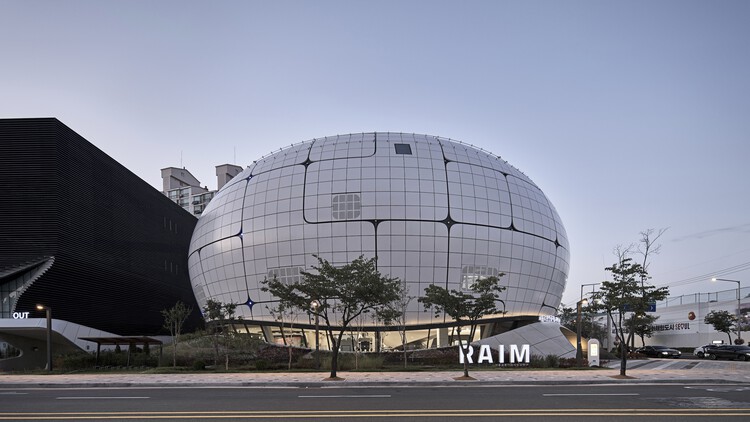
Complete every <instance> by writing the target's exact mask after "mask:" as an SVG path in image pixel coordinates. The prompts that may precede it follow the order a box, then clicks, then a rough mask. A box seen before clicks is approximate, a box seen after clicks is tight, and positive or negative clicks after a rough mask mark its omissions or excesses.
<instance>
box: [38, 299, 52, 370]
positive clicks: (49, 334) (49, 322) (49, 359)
mask: <svg viewBox="0 0 750 422" xmlns="http://www.w3.org/2000/svg"><path fill="white" fill-rule="evenodd" d="M36 308H37V309H38V310H40V311H45V313H46V314H47V371H49V372H52V308H50V307H49V306H44V305H36Z"/></svg>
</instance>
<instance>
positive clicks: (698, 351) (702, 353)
mask: <svg viewBox="0 0 750 422" xmlns="http://www.w3.org/2000/svg"><path fill="white" fill-rule="evenodd" d="M719 346H721V345H720V344H706V345H703V346H698V347H696V348H695V350H693V354H694V355H695V357H697V358H700V359H703V358H704V357H706V356H707V353H706V352H707V351H708V350H709V349H715V348H717V347H719Z"/></svg>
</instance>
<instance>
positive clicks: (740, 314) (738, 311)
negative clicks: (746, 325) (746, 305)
mask: <svg viewBox="0 0 750 422" xmlns="http://www.w3.org/2000/svg"><path fill="white" fill-rule="evenodd" d="M711 281H729V282H732V283H737V338H738V339H739V340H742V326H741V325H740V321H741V320H742V313H741V310H740V307H741V305H740V287H741V286H740V281H739V280H727V279H726V278H716V277H714V278H712V279H711Z"/></svg>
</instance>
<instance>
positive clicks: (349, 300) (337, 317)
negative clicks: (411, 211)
mask: <svg viewBox="0 0 750 422" xmlns="http://www.w3.org/2000/svg"><path fill="white" fill-rule="evenodd" d="M313 256H314V257H315V258H316V259H317V260H318V265H313V266H312V269H313V271H312V272H308V271H302V272H301V275H302V277H301V279H300V280H299V281H293V282H290V283H283V282H281V281H279V280H275V279H274V280H268V279H265V280H263V284H264V286H263V288H262V290H263V291H267V292H269V293H271V294H272V295H273V296H275V297H277V298H278V299H279V303H284V304H285V306H291V307H296V308H298V309H304V310H306V311H308V312H310V314H311V315H313V316H317V317H319V318H320V319H321V320H322V322H323V330H324V331H325V332H326V333H327V334H328V337H329V338H330V339H331V375H330V378H331V379H339V378H338V376H337V371H338V357H339V351H340V349H341V341H342V338H343V336H344V333H346V332H347V331H349V326H350V324H351V323H352V321H354V320H355V319H356V318H358V317H359V316H360V315H362V314H369V313H372V314H374V315H375V317H376V318H378V319H380V315H381V314H383V313H384V311H385V310H386V309H388V306H387V304H389V303H391V302H393V301H394V300H396V299H397V298H398V296H399V291H400V287H401V283H400V282H399V279H398V278H391V277H386V276H383V275H381V274H380V272H378V270H377V267H376V259H375V258H370V259H366V258H364V256H360V257H359V258H357V259H355V260H354V261H352V262H351V263H348V264H346V265H343V266H340V267H336V266H334V265H333V264H331V263H330V262H328V261H327V260H325V259H323V258H321V257H319V256H317V255H313ZM313 302H315V304H316V306H312V303H313Z"/></svg>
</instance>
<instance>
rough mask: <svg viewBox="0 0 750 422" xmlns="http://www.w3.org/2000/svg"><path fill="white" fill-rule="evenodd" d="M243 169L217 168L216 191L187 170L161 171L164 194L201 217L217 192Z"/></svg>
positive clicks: (231, 166)
mask: <svg viewBox="0 0 750 422" xmlns="http://www.w3.org/2000/svg"><path fill="white" fill-rule="evenodd" d="M241 171H242V167H240V166H236V165H234V164H221V165H218V166H216V185H217V187H216V190H209V189H208V186H201V182H200V181H198V179H196V178H195V176H193V174H192V173H190V171H189V170H187V169H185V168H177V167H167V168H163V169H161V178H162V183H163V189H162V192H163V193H164V195H166V196H167V197H168V198H169V199H171V200H172V201H173V202H174V203H176V204H177V205H179V206H181V207H182V208H183V209H185V210H186V211H188V212H190V213H191V214H193V215H195V216H200V215H201V214H202V213H203V210H205V209H206V205H208V203H209V202H211V199H213V197H214V195H216V192H218V191H219V189H221V188H222V187H223V186H224V185H225V184H226V183H227V182H229V181H230V180H232V178H233V177H234V176H236V175H238V174H239V173H240V172H241Z"/></svg>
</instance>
